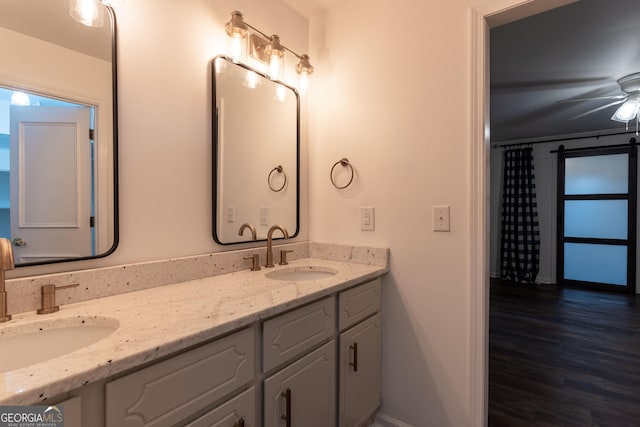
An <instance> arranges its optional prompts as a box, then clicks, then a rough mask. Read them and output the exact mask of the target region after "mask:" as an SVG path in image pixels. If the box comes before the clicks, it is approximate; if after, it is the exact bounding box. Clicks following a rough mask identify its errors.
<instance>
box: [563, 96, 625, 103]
mask: <svg viewBox="0 0 640 427" xmlns="http://www.w3.org/2000/svg"><path fill="white" fill-rule="evenodd" d="M627 96H628V95H623V94H620V95H611V96H594V97H592V98H571V99H562V100H560V101H556V104H565V103H568V102H583V101H595V100H599V99H621V100H622V102H624V101H626V99H627Z"/></svg>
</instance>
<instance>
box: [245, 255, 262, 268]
mask: <svg viewBox="0 0 640 427" xmlns="http://www.w3.org/2000/svg"><path fill="white" fill-rule="evenodd" d="M243 259H250V260H251V271H258V270H260V254H253V255H249V256H246V257H244V258H243Z"/></svg>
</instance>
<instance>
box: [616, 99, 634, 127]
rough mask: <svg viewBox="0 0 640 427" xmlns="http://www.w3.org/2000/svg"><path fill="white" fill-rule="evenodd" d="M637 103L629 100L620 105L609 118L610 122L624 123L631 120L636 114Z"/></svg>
mask: <svg viewBox="0 0 640 427" xmlns="http://www.w3.org/2000/svg"><path fill="white" fill-rule="evenodd" d="M638 106H639V105H638V101H637V100H635V99H630V100H628V101H626V102H625V103H624V104H622V105H621V106H620V107H618V109H617V110H616V112H615V113H614V114H613V116H612V117H611V120H615V121H617V122H623V123H626V122H628V121H630V120H633V119H634V118H635V117H636V115H637V113H638Z"/></svg>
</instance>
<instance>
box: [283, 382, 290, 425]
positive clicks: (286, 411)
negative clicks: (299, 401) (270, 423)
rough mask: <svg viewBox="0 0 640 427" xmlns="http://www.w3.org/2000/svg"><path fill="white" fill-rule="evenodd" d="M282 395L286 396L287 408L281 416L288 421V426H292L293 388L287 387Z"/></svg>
mask: <svg viewBox="0 0 640 427" xmlns="http://www.w3.org/2000/svg"><path fill="white" fill-rule="evenodd" d="M282 397H284V401H285V409H284V415H281V416H280V418H282V419H283V420H285V421H286V423H285V426H286V427H291V389H290V388H288V387H287V389H286V390H285V391H284V393H282Z"/></svg>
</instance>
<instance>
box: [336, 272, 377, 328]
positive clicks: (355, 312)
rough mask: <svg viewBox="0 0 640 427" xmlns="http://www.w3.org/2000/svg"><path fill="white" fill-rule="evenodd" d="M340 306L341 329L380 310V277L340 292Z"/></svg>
mask: <svg viewBox="0 0 640 427" xmlns="http://www.w3.org/2000/svg"><path fill="white" fill-rule="evenodd" d="M338 306H339V308H338V316H339V318H340V320H339V325H340V330H341V331H343V330H345V329H346V328H348V327H350V326H352V325H354V324H356V323H358V322H359V321H360V320H362V319H364V318H366V317H368V316H370V315H372V314H374V313H376V312H377V311H378V310H380V279H375V280H372V281H370V282H367V283H364V284H362V285H360V286H356V287H355V288H351V289H347V290H346V291H344V292H340V296H339V297H338Z"/></svg>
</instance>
